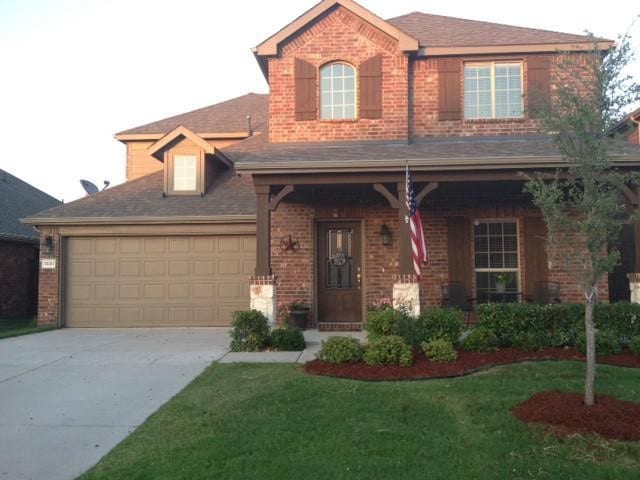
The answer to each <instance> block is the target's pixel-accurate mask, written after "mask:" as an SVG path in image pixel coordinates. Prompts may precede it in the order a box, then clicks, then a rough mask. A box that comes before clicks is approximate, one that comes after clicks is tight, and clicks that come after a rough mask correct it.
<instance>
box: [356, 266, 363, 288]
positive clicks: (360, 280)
mask: <svg viewBox="0 0 640 480" xmlns="http://www.w3.org/2000/svg"><path fill="white" fill-rule="evenodd" d="M356 279H357V280H358V290H360V285H362V274H361V273H360V267H358V273H357V274H356Z"/></svg>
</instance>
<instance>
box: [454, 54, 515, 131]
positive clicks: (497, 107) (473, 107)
mask: <svg viewBox="0 0 640 480" xmlns="http://www.w3.org/2000/svg"><path fill="white" fill-rule="evenodd" d="M523 110H524V107H523V100H522V63H521V62H504V63H503V62H485V63H467V64H465V66H464V117H465V119H467V120H480V119H493V118H496V119H499V118H522V116H523Z"/></svg>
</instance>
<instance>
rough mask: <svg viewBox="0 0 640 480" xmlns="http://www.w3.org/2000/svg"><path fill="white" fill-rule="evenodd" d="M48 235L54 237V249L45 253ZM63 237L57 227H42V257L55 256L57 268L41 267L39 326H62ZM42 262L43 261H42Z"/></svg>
mask: <svg viewBox="0 0 640 480" xmlns="http://www.w3.org/2000/svg"><path fill="white" fill-rule="evenodd" d="M47 235H50V236H52V237H53V242H54V251H53V252H52V253H49V254H47V253H44V251H45V250H44V242H45V238H46V237H47ZM61 241H62V240H61V238H60V236H59V235H58V229H57V228H56V227H41V228H40V251H41V252H42V255H41V259H43V258H55V259H56V268H55V270H42V268H40V285H39V289H38V326H41V327H45V326H60V318H59V312H60V301H61V299H60V272H61V269H62V265H61V260H62V259H61V251H62V246H61V245H60V244H61ZM40 263H41V264H42V262H40Z"/></svg>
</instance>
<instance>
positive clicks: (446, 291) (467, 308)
mask: <svg viewBox="0 0 640 480" xmlns="http://www.w3.org/2000/svg"><path fill="white" fill-rule="evenodd" d="M441 287H442V303H441V305H442V307H448V308H457V309H458V310H460V311H462V312H463V313H464V317H465V323H466V324H467V326H468V325H469V323H470V321H471V314H472V313H473V312H474V311H475V301H476V299H475V298H473V297H470V296H469V295H468V294H467V288H466V287H465V286H464V283H462V282H449V283H443V284H442V285H441Z"/></svg>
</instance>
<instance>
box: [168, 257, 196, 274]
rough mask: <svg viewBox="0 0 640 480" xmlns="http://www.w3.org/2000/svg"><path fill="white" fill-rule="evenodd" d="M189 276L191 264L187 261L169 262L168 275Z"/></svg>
mask: <svg viewBox="0 0 640 480" xmlns="http://www.w3.org/2000/svg"><path fill="white" fill-rule="evenodd" d="M190 274H191V262H190V261H188V260H170V261H169V275H171V276H179V275H182V276H186V275H190Z"/></svg>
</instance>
